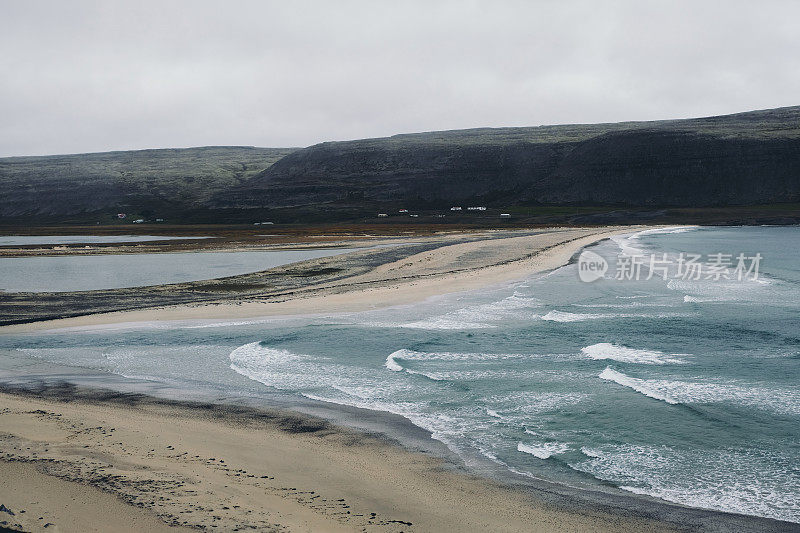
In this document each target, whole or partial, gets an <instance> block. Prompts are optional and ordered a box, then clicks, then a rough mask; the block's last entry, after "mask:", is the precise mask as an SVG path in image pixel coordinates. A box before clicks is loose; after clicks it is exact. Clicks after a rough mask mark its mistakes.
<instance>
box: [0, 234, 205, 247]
mask: <svg viewBox="0 0 800 533" xmlns="http://www.w3.org/2000/svg"><path fill="white" fill-rule="evenodd" d="M187 239H213V237H168V236H164V235H2V236H0V246H24V245H28V244H78V243H81V244H83V243H87V244H90V243H96V244H108V243H115V242H144V241H173V240H187Z"/></svg>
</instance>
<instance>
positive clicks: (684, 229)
mask: <svg viewBox="0 0 800 533" xmlns="http://www.w3.org/2000/svg"><path fill="white" fill-rule="evenodd" d="M697 229H700V226H676V227H672V228H655V229H646V230H642V231H639V232H636V233H634V234H633V235H631V236H630V237H629V238H630V239H638V238H639V237H641V236H643V235H662V234H663V235H665V234H673V233H686V232H687V231H694V230H697Z"/></svg>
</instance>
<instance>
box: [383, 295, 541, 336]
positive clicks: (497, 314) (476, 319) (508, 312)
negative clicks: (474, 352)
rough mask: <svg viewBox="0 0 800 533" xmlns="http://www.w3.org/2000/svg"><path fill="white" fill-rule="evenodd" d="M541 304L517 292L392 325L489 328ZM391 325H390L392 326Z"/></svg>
mask: <svg viewBox="0 0 800 533" xmlns="http://www.w3.org/2000/svg"><path fill="white" fill-rule="evenodd" d="M539 306H541V302H539V300H537V299H536V298H530V297H527V296H524V295H522V294H521V293H519V292H515V293H514V294H512V295H511V296H507V297H505V298H502V299H500V300H497V301H494V302H489V303H485V304H478V305H469V306H466V307H463V308H461V309H456V310H455V311H450V312H448V313H445V314H442V315H438V316H433V317H429V318H425V319H423V320H414V321H412V322H404V323H399V324H392V325H391V326H394V327H400V328H409V329H429V330H461V329H488V328H496V327H498V324H497V322H499V321H502V320H506V319H508V318H509V317H513V316H517V315H518V314H519V312H520V311H521V310H524V309H532V308H536V307H539ZM391 326H390V327H391Z"/></svg>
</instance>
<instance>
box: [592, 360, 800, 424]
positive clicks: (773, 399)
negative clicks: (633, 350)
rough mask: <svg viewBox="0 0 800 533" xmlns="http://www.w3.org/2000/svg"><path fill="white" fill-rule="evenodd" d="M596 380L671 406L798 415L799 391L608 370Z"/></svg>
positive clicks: (608, 368)
mask: <svg viewBox="0 0 800 533" xmlns="http://www.w3.org/2000/svg"><path fill="white" fill-rule="evenodd" d="M599 377H601V378H602V379H606V380H609V381H613V382H615V383H618V384H619V385H623V386H625V387H629V388H631V389H633V390H635V391H636V392H639V393H641V394H644V395H645V396H649V397H650V398H655V399H657V400H663V401H665V402H667V403H670V404H678V403H682V404H708V403H725V404H728V405H733V406H746V407H750V408H753V409H761V410H765V411H772V412H774V413H778V414H781V415H789V416H797V415H800V391H798V390H795V389H781V388H764V387H759V386H757V385H754V384H750V383H736V382H725V383H717V382H710V381H708V380H705V381H702V382H693V381H680V380H666V379H639V378H634V377H631V376H627V375H625V374H623V373H622V372H618V371H616V370H614V369H612V368H611V367H607V368H606V369H605V370H603V372H601V373H600V376H599Z"/></svg>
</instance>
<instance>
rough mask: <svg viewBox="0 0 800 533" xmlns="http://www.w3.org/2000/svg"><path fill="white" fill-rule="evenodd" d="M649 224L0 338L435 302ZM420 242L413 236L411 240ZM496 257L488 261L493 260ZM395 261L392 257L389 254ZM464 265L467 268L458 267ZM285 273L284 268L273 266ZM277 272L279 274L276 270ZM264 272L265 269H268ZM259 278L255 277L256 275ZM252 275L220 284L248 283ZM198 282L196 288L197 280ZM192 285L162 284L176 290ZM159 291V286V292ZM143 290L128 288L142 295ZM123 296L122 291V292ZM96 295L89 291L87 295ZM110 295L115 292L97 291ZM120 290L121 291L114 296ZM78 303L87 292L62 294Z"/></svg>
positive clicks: (434, 257) (407, 259)
mask: <svg viewBox="0 0 800 533" xmlns="http://www.w3.org/2000/svg"><path fill="white" fill-rule="evenodd" d="M647 228H649V226H632V227H605V228H590V229H564V228H553V229H551V230H549V231H541V232H535V233H532V234H523V235H521V236H516V235H513V234H512V236H498V237H495V236H492V237H491V238H488V237H485V238H483V239H477V240H467V241H460V240H455V242H451V241H452V240H453V237H452V236H449V237H448V239H450V240H444V241H442V242H436V243H435V246H431V245H427V246H424V247H422V248H423V249H422V251H417V250H416V249H414V247H411V246H408V247H407V248H409V249H410V250H408V251H409V252H411V253H410V254H409V255H403V253H402V252H403V251H405V250H402V248H403V247H402V246H401V247H399V248H401V250H395V251H396V252H398V253H399V254H400V257H391V256H390V259H391V260H390V261H388V262H387V261H384V262H380V263H378V264H377V265H371V266H370V268H352V272H350V274H351V275H347V274H345V275H342V276H339V277H337V279H334V280H331V281H326V280H322V281H320V282H318V283H310V284H307V285H305V286H300V287H296V288H293V289H291V290H286V291H280V292H277V293H271V294H265V295H243V296H240V297H239V298H236V297H235V295H234V296H231V297H230V298H228V299H220V300H216V301H211V302H205V301H204V302H191V301H190V302H187V303H184V304H179V305H166V306H147V305H146V303H143V302H140V305H139V306H138V307H139V308H134V309H128V310H123V311H112V312H107V313H100V312H96V313H86V314H81V315H79V316H75V317H67V318H57V319H50V320H35V319H31V320H30V321H26V322H22V323H18V324H8V325H3V326H0V334H3V333H22V332H32V331H41V330H45V329H62V328H72V327H87V326H99V325H108V324H119V323H129V322H168V321H178V320H220V319H243V318H261V317H275V316H294V315H309V314H319V313H336V312H360V311H369V310H374V309H379V308H386V307H393V306H397V305H408V304H413V303H417V302H421V301H424V300H426V299H428V298H431V297H434V296H440V295H444V294H449V293H456V292H463V291H468V290H475V289H479V288H483V287H487V286H492V285H497V284H501V283H507V282H511V281H514V280H517V279H521V278H524V277H526V276H529V275H532V274H536V273H543V272H547V271H550V270H555V269H556V268H559V267H561V266H564V265H566V264H568V263H569V261H570V259H571V258H572V257H573V256H574V255H575V254H576V253H577V252H578V251H580V250H581V249H583V248H584V247H586V246H588V245H591V244H594V243H597V242H599V241H602V240H604V239H607V238H609V237H611V236H613V235H618V234H623V233H629V232H633V231H640V230H643V229H647ZM409 239H410V240H413V241H419V240H420V239H419V238H416V239H413V238H409ZM359 253H360V252H355V253H354V254H343V255H342V256H335V257H333V258H325V259H322V260H312V261H304V262H302V263H297V264H298V265H300V264H306V263H309V264H313V265H314V266H315V267H316V268H319V265H320V264H325V263H328V262H332V261H347V260H348V258H347V256H349V255H356V256H357V255H358V254H359ZM480 254H483V255H485V256H487V255H488V256H490V257H489V258H486V257H483V258H481V260H480V261H474V260H473V263H474V264H469V263H466V262H465V261H464V258H465V257H473V256H475V255H480ZM492 254H494V255H492ZM395 255H396V254H395ZM464 263H466V264H464ZM279 268H280V269H285V268H287V267H279ZM275 270H278V269H275ZM267 272H269V271H267ZM256 274H258V273H256ZM250 276H252V275H243V276H235V277H234V278H223V279H226V280H233V279H235V278H245V279H246V278H249V277H250ZM197 283H200V282H197ZM185 285H192V284H177V285H172V286H170V285H164V286H161V287H163V288H164V289H168V288H169V287H182V286H185ZM159 288H160V287H159ZM146 289H149V288H147V287H143V288H134V289H131V290H130V291H131V292H137V290H138V292H142V291H145V290H146ZM122 291H127V289H123V290H122ZM90 292H95V291H90ZM98 292H107V293H111V294H113V293H114V291H98ZM116 292H118V293H119V292H121V291H119V290H118V291H116ZM67 294H69V295H75V297H76V298H81V297H85V295H87V294H88V293H67Z"/></svg>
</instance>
